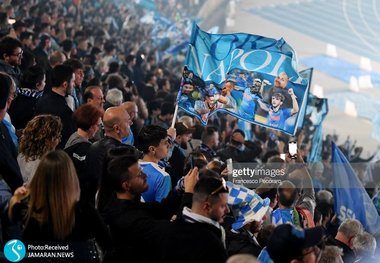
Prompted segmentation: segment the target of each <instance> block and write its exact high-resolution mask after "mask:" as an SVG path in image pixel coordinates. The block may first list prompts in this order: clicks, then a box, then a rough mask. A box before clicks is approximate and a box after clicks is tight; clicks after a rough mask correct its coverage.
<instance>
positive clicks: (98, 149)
mask: <svg viewBox="0 0 380 263" xmlns="http://www.w3.org/2000/svg"><path fill="white" fill-rule="evenodd" d="M118 146H123V144H122V143H121V142H120V141H118V140H116V139H114V138H111V137H108V136H106V137H104V138H103V139H101V140H100V141H97V142H95V143H94V144H92V145H91V146H90V148H89V149H88V152H87V156H86V171H85V178H86V185H87V186H86V197H87V198H89V199H90V200H89V201H90V202H91V203H95V194H96V191H97V190H98V185H99V180H100V178H101V175H102V172H103V165H104V161H105V158H106V156H107V153H108V152H109V150H111V149H113V148H115V147H118Z"/></svg>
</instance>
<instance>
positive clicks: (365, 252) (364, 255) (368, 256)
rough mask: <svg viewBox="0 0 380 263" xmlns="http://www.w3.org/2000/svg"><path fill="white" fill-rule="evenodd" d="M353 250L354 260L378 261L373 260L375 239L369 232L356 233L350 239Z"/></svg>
mask: <svg viewBox="0 0 380 263" xmlns="http://www.w3.org/2000/svg"><path fill="white" fill-rule="evenodd" d="M352 246H353V248H354V251H355V255H356V259H357V261H355V262H368V263H371V262H378V261H377V260H375V251H376V239H375V238H374V237H373V236H372V235H371V234H369V233H367V232H363V233H362V234H359V235H357V236H356V237H355V238H354V240H353V241H352Z"/></svg>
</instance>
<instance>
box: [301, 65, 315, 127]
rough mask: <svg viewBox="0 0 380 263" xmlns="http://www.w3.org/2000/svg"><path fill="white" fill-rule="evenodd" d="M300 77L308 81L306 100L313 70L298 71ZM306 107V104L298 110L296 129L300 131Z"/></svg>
mask: <svg viewBox="0 0 380 263" xmlns="http://www.w3.org/2000/svg"><path fill="white" fill-rule="evenodd" d="M300 75H301V77H302V78H304V79H307V80H308V87H309V89H308V93H307V98H309V92H310V86H311V80H312V78H313V68H308V69H305V70H302V71H300ZM308 100H309V99H308ZM307 105H308V103H303V104H302V107H301V108H300V112H299V118H300V119H299V121H298V128H299V129H302V127H303V121H304V119H305V114H306V107H307Z"/></svg>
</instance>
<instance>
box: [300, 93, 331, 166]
mask: <svg viewBox="0 0 380 263" xmlns="http://www.w3.org/2000/svg"><path fill="white" fill-rule="evenodd" d="M328 112H329V107H328V100H327V99H325V98H323V99H321V98H318V97H316V96H314V95H313V94H311V93H309V98H308V101H307V107H306V112H305V119H304V126H303V131H304V133H305V137H306V138H308V139H310V140H312V141H311V149H310V154H309V158H308V161H309V162H316V161H320V160H322V156H321V154H322V147H323V132H322V123H323V121H324V119H325V118H326V116H327V113H328Z"/></svg>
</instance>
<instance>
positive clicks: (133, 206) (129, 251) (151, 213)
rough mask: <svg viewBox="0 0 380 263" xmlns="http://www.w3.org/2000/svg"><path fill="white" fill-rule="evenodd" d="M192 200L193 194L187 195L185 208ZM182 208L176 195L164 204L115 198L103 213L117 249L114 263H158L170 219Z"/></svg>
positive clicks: (184, 201) (163, 201)
mask: <svg viewBox="0 0 380 263" xmlns="http://www.w3.org/2000/svg"><path fill="white" fill-rule="evenodd" d="M191 198H192V194H188V193H185V194H184V196H183V199H182V204H184V203H191ZM179 207H181V198H180V197H179V196H176V195H175V194H172V195H170V196H169V197H167V198H166V199H164V200H162V201H161V203H158V202H152V203H141V202H140V199H138V200H135V201H131V200H121V199H117V198H113V199H112V200H111V201H110V202H109V203H108V204H107V205H106V206H105V208H104V209H102V212H101V214H102V216H103V218H104V220H105V222H106V224H108V226H109V228H110V231H111V235H112V238H113V242H114V246H115V253H114V257H113V260H112V262H115V263H116V262H134V263H138V262H149V263H150V262H157V259H158V253H159V251H160V246H161V242H162V239H163V237H164V236H165V235H166V229H168V227H167V226H168V225H169V219H170V218H171V217H172V215H173V214H175V213H176V212H177V211H178V209H179ZM164 219H166V221H165V220H164ZM170 250H171V249H170ZM177 262H182V260H180V261H177ZM194 262H195V261H194Z"/></svg>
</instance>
